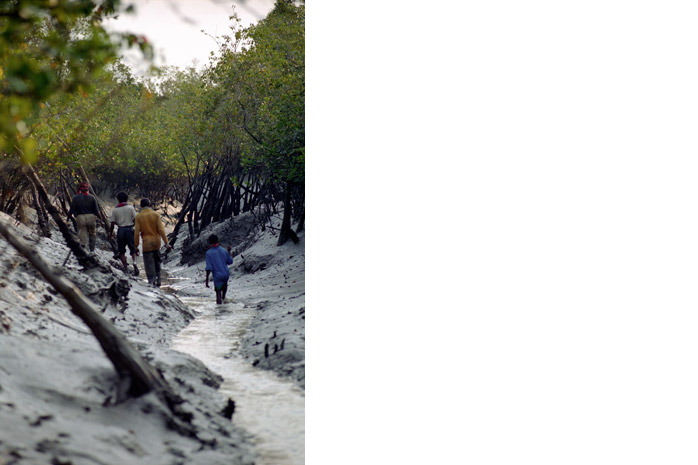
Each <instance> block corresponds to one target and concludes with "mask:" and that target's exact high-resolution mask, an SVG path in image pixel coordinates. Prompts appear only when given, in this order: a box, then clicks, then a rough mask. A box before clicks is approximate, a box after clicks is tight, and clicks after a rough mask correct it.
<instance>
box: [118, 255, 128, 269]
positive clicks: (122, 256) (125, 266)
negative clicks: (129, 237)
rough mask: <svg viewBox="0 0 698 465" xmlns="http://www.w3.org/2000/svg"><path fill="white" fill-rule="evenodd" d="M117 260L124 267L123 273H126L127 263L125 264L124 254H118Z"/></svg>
mask: <svg viewBox="0 0 698 465" xmlns="http://www.w3.org/2000/svg"><path fill="white" fill-rule="evenodd" d="M119 260H121V264H122V265H124V271H128V263H126V254H125V253H122V254H120V255H119Z"/></svg>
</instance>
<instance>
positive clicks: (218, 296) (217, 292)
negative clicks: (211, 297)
mask: <svg viewBox="0 0 698 465" xmlns="http://www.w3.org/2000/svg"><path fill="white" fill-rule="evenodd" d="M221 295H223V291H222V290H220V291H218V290H217V291H216V305H220V304H222V303H223V301H222V299H221Z"/></svg>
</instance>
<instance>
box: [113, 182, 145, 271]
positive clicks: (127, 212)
mask: <svg viewBox="0 0 698 465" xmlns="http://www.w3.org/2000/svg"><path fill="white" fill-rule="evenodd" d="M116 200H118V201H119V204H118V205H117V206H116V207H114V210H112V212H111V217H110V218H109V221H110V222H111V227H110V228H109V239H110V240H111V239H112V238H113V237H114V226H118V227H119V230H118V231H117V233H116V244H117V246H118V248H119V259H121V263H122V264H123V265H124V272H127V273H128V262H127V261H126V247H128V250H129V252H131V258H132V259H133V275H134V276H138V267H137V266H136V257H137V256H138V249H137V248H136V246H135V244H134V232H133V227H134V225H135V223H136V209H135V208H133V206H132V205H129V204H128V203H127V202H128V194H126V192H119V193H118V194H116Z"/></svg>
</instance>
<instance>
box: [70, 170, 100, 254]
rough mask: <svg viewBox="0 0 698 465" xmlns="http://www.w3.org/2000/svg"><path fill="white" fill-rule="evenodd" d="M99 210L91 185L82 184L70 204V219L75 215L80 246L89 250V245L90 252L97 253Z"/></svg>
mask: <svg viewBox="0 0 698 465" xmlns="http://www.w3.org/2000/svg"><path fill="white" fill-rule="evenodd" d="M98 208H99V207H98V206H97V199H95V198H94V197H93V196H92V195H90V185H89V184H88V183H86V182H81V183H80V185H79V186H78V193H77V195H76V196H75V197H73V200H72V201H71V202H70V210H68V218H70V217H71V216H73V215H75V222H76V223H77V227H78V238H79V239H80V245H82V247H83V248H87V247H88V245H89V248H90V252H94V251H95V244H96V242H97V215H98V214H99V211H98Z"/></svg>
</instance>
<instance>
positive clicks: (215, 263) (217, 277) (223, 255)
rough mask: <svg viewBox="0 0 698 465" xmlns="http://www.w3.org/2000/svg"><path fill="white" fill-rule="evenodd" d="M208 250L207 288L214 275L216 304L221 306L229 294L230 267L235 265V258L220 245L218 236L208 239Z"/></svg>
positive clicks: (213, 235) (211, 236)
mask: <svg viewBox="0 0 698 465" xmlns="http://www.w3.org/2000/svg"><path fill="white" fill-rule="evenodd" d="M208 244H209V245H208V250H207V251H206V287H209V285H208V277H209V275H210V274H211V273H213V289H214V290H215V291H216V304H217V305H220V304H222V303H223V301H224V300H225V294H226V293H227V292H228V279H230V271H229V270H228V265H232V264H233V257H231V256H230V251H226V250H225V249H224V248H223V247H221V245H220V244H219V243H218V236H216V235H215V234H211V235H210V236H209V237H208Z"/></svg>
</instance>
